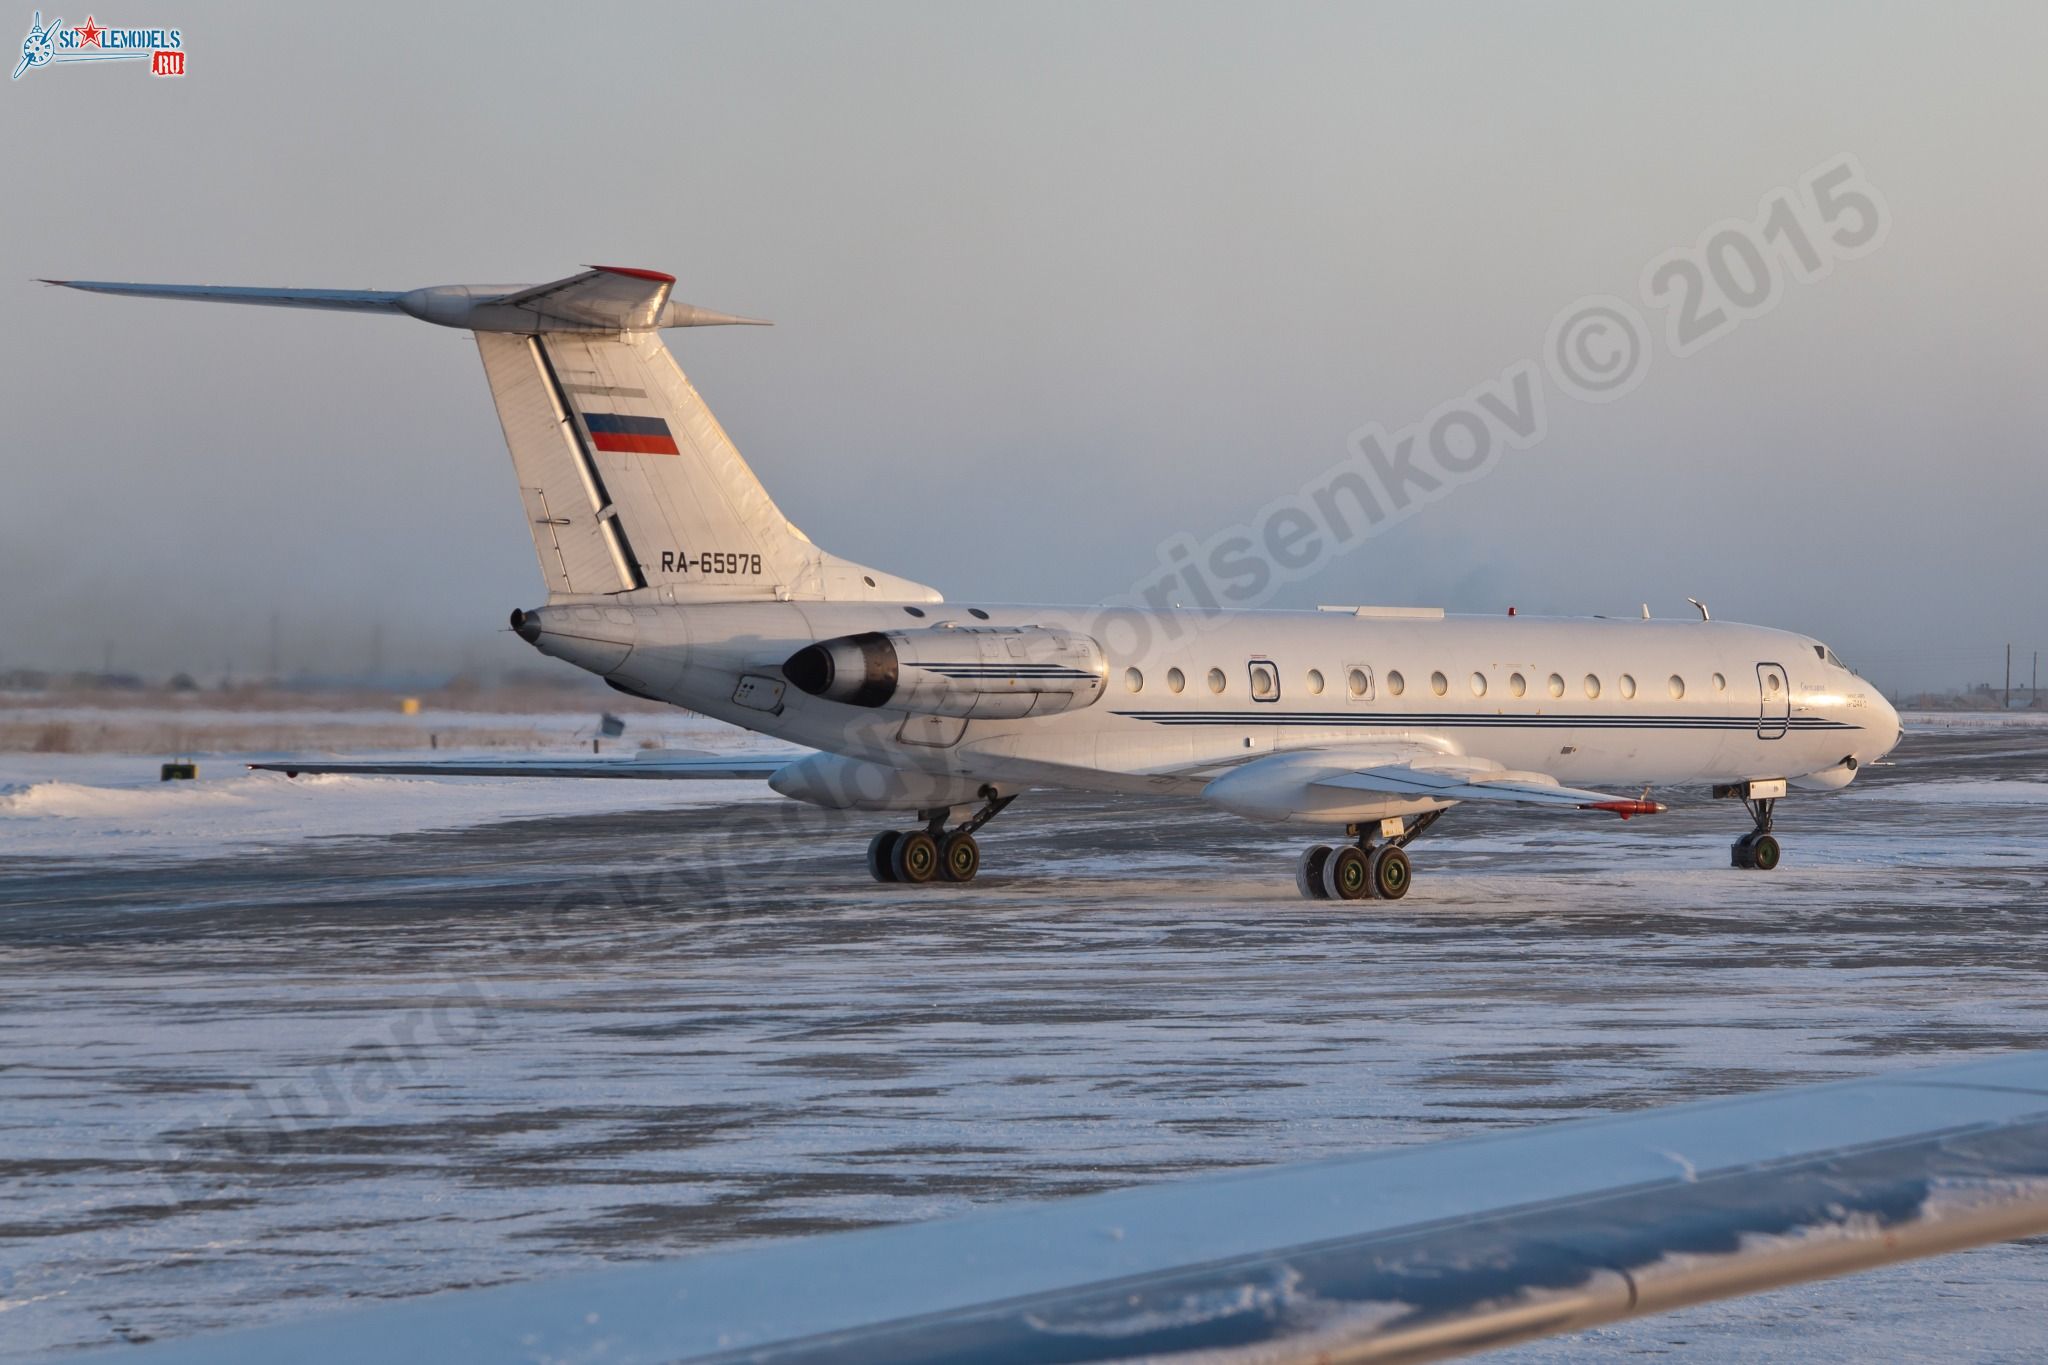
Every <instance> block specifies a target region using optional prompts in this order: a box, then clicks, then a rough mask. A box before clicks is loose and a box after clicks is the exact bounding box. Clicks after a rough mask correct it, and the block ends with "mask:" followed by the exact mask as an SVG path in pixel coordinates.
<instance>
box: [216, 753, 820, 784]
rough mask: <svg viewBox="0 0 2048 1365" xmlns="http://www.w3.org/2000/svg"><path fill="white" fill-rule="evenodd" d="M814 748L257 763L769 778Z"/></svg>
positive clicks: (339, 769) (260, 767) (465, 772)
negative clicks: (583, 756)
mask: <svg viewBox="0 0 2048 1365" xmlns="http://www.w3.org/2000/svg"><path fill="white" fill-rule="evenodd" d="M808 752H809V750H800V751H796V752H791V753H779V754H671V753H664V752H662V751H661V750H642V751H640V752H639V753H636V754H634V755H633V756H632V757H630V758H597V757H591V758H587V759H577V758H456V759H381V758H373V759H297V758H287V759H280V760H277V761H276V762H270V763H251V764H250V765H249V766H250V767H251V768H252V769H255V770H257V771H260V772H273V773H283V774H284V775H285V776H287V777H298V776H300V775H301V774H305V775H308V776H313V775H321V774H327V773H353V774H360V775H364V776H389V777H613V778H638V779H641V780H643V781H647V780H651V781H662V782H688V781H698V782H720V781H739V780H748V779H766V778H767V777H769V776H770V775H771V774H773V773H774V772H775V770H776V769H778V768H782V767H786V766H788V765H789V764H791V763H793V762H795V761H796V760H797V759H799V758H802V757H804V755H805V754H806V753H808Z"/></svg>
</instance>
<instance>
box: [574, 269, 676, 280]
mask: <svg viewBox="0 0 2048 1365" xmlns="http://www.w3.org/2000/svg"><path fill="white" fill-rule="evenodd" d="M590 268H591V269H592V270H602V271H603V272H604V273H605V274H607V275H626V276H629V277H631V278H633V279H636V280H653V281H654V282H656V283H657V284H674V283H675V282H676V277H675V276H673V275H668V274H664V273H663V272H661V271H659V270H636V269H634V268H633V267H632V266H630V265H594V266H592V267H590Z"/></svg>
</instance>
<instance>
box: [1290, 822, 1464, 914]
mask: <svg viewBox="0 0 2048 1365" xmlns="http://www.w3.org/2000/svg"><path fill="white" fill-rule="evenodd" d="M1442 814H1443V812H1442V811H1441V810H1432V811H1424V812H1423V813H1422V814H1421V815H1418V816H1416V817H1415V818H1414V819H1413V820H1405V819H1402V818H1400V817H1395V818H1393V819H1388V820H1381V821H1379V822H1378V823H1377V824H1364V825H1352V826H1351V827H1350V828H1348V829H1347V830H1345V833H1347V834H1350V835H1352V836H1353V837H1354V838H1355V839H1356V840H1357V842H1356V843H1350V844H1339V845H1338V846H1337V847H1335V848H1332V847H1330V846H1329V845H1328V844H1317V845H1315V846H1314V847H1312V848H1308V849H1305V850H1303V852H1302V855H1301V857H1300V859H1299V860H1297V861H1296V863H1295V865H1294V885H1295V887H1296V888H1297V889H1298V890H1300V892H1301V894H1302V895H1303V896H1305V897H1307V898H1308V899H1309V900H1330V901H1362V900H1385V901H1397V900H1399V899H1401V897H1403V896H1405V895H1407V894H1408V887H1409V885H1410V883H1412V882H1413V881H1414V879H1415V872H1414V869H1413V868H1412V867H1410V866H1409V863H1408V855H1407V853H1406V852H1404V850H1405V849H1406V848H1407V846H1408V844H1409V843H1411V842H1412V841H1413V840H1414V839H1415V838H1416V837H1417V836H1419V835H1420V834H1421V833H1422V831H1424V830H1426V829H1428V828H1429V827H1430V826H1431V825H1433V824H1435V823H1436V822H1437V818H1438V817H1439V816H1441V815H1442ZM1375 836H1379V839H1380V842H1375Z"/></svg>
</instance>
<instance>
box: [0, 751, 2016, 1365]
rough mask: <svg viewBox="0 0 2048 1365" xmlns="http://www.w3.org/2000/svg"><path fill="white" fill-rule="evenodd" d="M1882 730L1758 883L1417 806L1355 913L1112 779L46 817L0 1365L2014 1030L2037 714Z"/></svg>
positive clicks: (1935, 1312)
mask: <svg viewBox="0 0 2048 1365" xmlns="http://www.w3.org/2000/svg"><path fill="white" fill-rule="evenodd" d="M1899 757H1900V760H1901V762H1900V766H1898V767H1896V768H1886V769H1879V770H1876V771H1873V772H1871V773H1868V774H1866V775H1865V776H1864V777H1863V778H1862V779H1860V780H1859V781H1858V783H1857V785H1856V787H1854V788H1852V789H1851V790H1850V791H1849V792H1847V793H1845V794H1843V795H1841V796H1837V797H1813V798H1808V799H1798V798H1795V799H1793V800H1790V801H1787V802H1786V803H1785V805H1784V807H1783V808H1782V811H1783V814H1782V818H1781V820H1780V833H1781V836H1782V837H1783V838H1784V840H1785V845H1786V859H1785V864H1784V866H1783V867H1782V868H1781V869H1780V870H1779V871H1778V872H1777V873H1775V874H1772V875H1768V876H1765V875H1760V874H1754V873H1741V872H1736V871H1734V870H1733V869H1730V868H1729V867H1728V866H1727V843H1728V840H1729V838H1730V837H1731V836H1732V835H1733V834H1734V833H1736V832H1737V831H1738V830H1739V828H1740V825H1741V816H1740V811H1739V810H1738V809H1737V808H1735V807H1734V806H1732V805H1730V804H1727V803H1710V802H1706V801H1699V802H1695V803H1691V804H1687V805H1684V806H1682V807H1681V808H1680V809H1678V810H1676V811H1674V812H1673V813H1672V814H1670V815H1668V816H1665V817H1662V818H1661V819H1658V820H1636V821H1630V822H1629V823H1627V824H1625V825H1624V824H1620V823H1619V822H1614V821H1607V820H1599V821H1590V820H1588V821H1558V820H1556V819H1552V818H1544V817H1542V816H1534V815H1529V814H1526V813H1522V814H1517V813H1508V814H1486V813H1468V812H1466V811H1462V810H1461V811H1458V812H1455V813H1454V814H1453V815H1452V816H1451V817H1450V818H1448V819H1447V820H1446V821H1445V822H1444V823H1443V824H1442V825H1440V826H1439V827H1438V829H1437V831H1435V832H1433V833H1432V834H1431V835H1430V836H1429V837H1428V838H1426V839H1424V840H1423V841H1422V842H1421V843H1420V844H1418V845H1417V849H1416V851H1417V853H1418V857H1417V869H1418V877H1417V881H1416V887H1415V891H1414V892H1413V893H1412V895H1411V897H1410V898H1409V899H1408V900H1406V901H1403V902H1400V903H1398V904H1394V905H1379V904H1366V905H1360V906H1337V905H1329V904H1308V903H1303V902H1300V901H1298V900H1296V899H1294V895H1293V889H1292V876H1291V861H1290V860H1291V856H1292V853H1293V851H1294V848H1295V846H1296V840H1295V839H1294V838H1293V837H1292V836H1281V835H1276V834H1275V833H1274V832H1273V831H1270V830H1265V829H1260V828H1258V827H1254V826H1250V825H1245V824H1242V823H1239V822H1237V821H1234V820H1230V819H1228V818H1225V817H1220V816H1211V815H1208V814H1205V813H1202V812H1199V811H1195V810H1191V809H1189V808H1186V807H1181V806H1169V805H1164V804H1158V805H1153V804H1129V805H1119V806H1116V807H1113V808H1112V807H1109V806H1106V805H1104V804H1103V803H1099V802H1095V801H1092V800H1091V801H1073V800H1068V801H1056V800H1054V799H1051V798H1045V797H1038V798H1029V799H1027V800H1025V801H1023V802H1020V803H1018V806H1017V807H1016V808H1015V809H1014V810H1012V811H1011V812H1009V813H1008V814H1006V815H1005V816H1004V817H1003V818H1002V819H1001V820H999V821H998V822H997V823H996V824H995V825H994V826H992V827H991V828H990V829H989V831H988V832H987V834H986V836H985V838H984V841H983V843H984V858H985V863H984V866H985V869H986V870H985V873H984V877H985V880H984V881H982V882H978V883H976V884H974V885H973V886H971V887H968V888H951V889H948V888H941V887H928V888H915V889H907V888H897V887H883V886H877V885H875V884H873V883H871V882H868V881H866V879H865V876H864V874H863V873H862V872H861V870H860V855H861V850H862V846H863V844H864V842H865V840H866V837H867V835H868V833H869V832H870V831H871V828H872V824H871V822H869V821H867V820H852V819H841V818H836V817H831V816H827V815H824V814H821V813H817V812H811V811H807V810H804V809H801V808H798V807H794V806H789V805H786V804H782V803H773V804H769V803H758V802H757V803H749V804H742V805H736V806H721V807H713V808H704V809H696V810H674V809H648V808H644V807H645V806H646V804H647V801H646V798H645V796H644V795H643V792H642V790H637V789H636V790H635V791H632V792H628V793H626V798H625V799H624V800H621V801H620V802H619V803H618V805H617V809H616V811H615V812H614V813H609V814H607V813H602V812H585V813H580V814H575V815H558V816H554V817H552V818H544V819H529V820H516V821H505V820H503V819H502V818H498V817H492V818H493V822H492V823H481V824H475V825H472V826H471V827H468V828H461V829H445V830H437V831H433V832H425V833H410V834H392V835H379V836H377V837H362V838H338V839H317V840H316V839H307V838H300V837H294V838H291V839H286V840H282V841H280V842H278V843H277V844H276V845H275V846H274V847H272V848H270V849H269V850H268V851H243V850H234V851H230V852H227V853H224V854H222V855H219V856H192V854H193V850H191V849H187V850H186V851H185V852H186V854H187V856H183V857H181V858H179V859H178V860H176V861H168V862H166V861H157V860H154V859H142V858H129V857H123V858H121V859H120V860H119V861H118V862H117V861H115V860H113V859H111V858H108V857H105V856H103V855H102V851H101V848H102V846H100V845H98V844H96V843H94V841H93V830H94V828H95V825H94V821H93V820H92V819H89V818H87V819H83V820H82V821H81V823H80V825H79V826H78V827H77V829H78V839H79V843H78V853H79V854H80V856H78V857H76V858H43V857H29V858H23V857H19V856H16V857H10V858H9V859H8V860H7V861H6V862H5V863H4V864H0V907H4V909H0V985H4V988H5V989H4V994H0V1358H18V1357H21V1356H25V1355H34V1354H37V1353H42V1352H49V1351H52V1350H56V1349H58V1348H62V1347H67V1346H72V1345H78V1344H87V1343H104V1342H108V1341H113V1340H119V1339H123V1338H127V1339H136V1338H140V1337H146V1336H163V1335H168V1334H182V1333H187V1332H192V1331H196V1330H200V1329H202V1328H204V1327H208V1326H213V1325H220V1324H228V1323H247V1322H256V1321H266V1320H275V1319H278V1318H283V1317H287V1316H293V1315H298V1314H304V1313H309V1312H313V1311H316V1310H318V1309H319V1308H321V1307H323V1306H330V1305H333V1304H336V1303H338V1302H339V1301H341V1300H342V1299H343V1298H345V1297H349V1296H379V1295H391V1294H407V1293H417V1292H423V1291H427V1290H431V1289H436V1288H445V1287H453V1286H459V1285H466V1284H476V1283H486V1282H497V1281H503V1280H509V1279H519V1278H527V1277H531V1276H535V1275H540V1274H546V1273H552V1272H558V1271H562V1270H568V1269H572V1268H576V1267H580V1266H586V1265H589V1264H590V1263H592V1262H593V1261H595V1260H600V1259H612V1258H623V1257H637V1256H654V1255H668V1254H676V1253H681V1252H686V1251H691V1250H696V1249H701V1248H705V1247H709V1246H713V1245H716V1244H719V1243H722V1242H728V1241H731V1240H732V1239H735V1238H743V1237H758V1236H768V1235H778V1234H786V1233H792V1232H803V1231H811V1230H818V1229H824V1228H832V1227H841V1226H848V1225H854V1224H860V1223H867V1222H876V1221H889V1220H899V1219H907V1218H925V1217H932V1216H936V1215H939V1214H945V1213H951V1212H958V1211H961V1210H963V1209H965V1208H968V1207H970V1206H974V1205H980V1204H988V1203H995V1202H1000V1201H1005V1200H1014V1199H1027V1198H1042V1197H1047V1196H1051V1195H1058V1194H1065V1193H1074V1192H1079V1191H1084V1190H1092V1189H1100V1188H1106V1187H1111V1186H1117V1185H1124V1184H1130V1183H1134V1182H1138V1181H1145V1180H1152V1179H1157V1178H1161V1177H1165V1176H1170V1175H1174V1174H1177V1173H1181V1172H1187V1171H1193V1170H1201V1169H1210V1168H1215V1167H1219V1166H1229V1165H1238V1164H1249V1163H1263V1162H1270V1161H1280V1160H1295V1159H1302V1158H1308V1157H1314V1156H1320V1155H1326V1154H1330V1153H1335V1152H1342V1151H1353V1150H1358V1149H1363V1148H1370V1147H1376V1146H1384V1145H1390V1144H1403V1143H1412V1142H1423V1141H1431V1140H1435V1139H1438V1138H1442V1137H1450V1136H1456V1135H1459V1134H1464V1133H1472V1132H1479V1131H1485V1130H1487V1129H1492V1128H1499V1127H1503V1126H1511V1125H1516V1124H1524V1123H1534V1122H1542V1121H1545V1120H1549V1119H1554V1118H1562V1117H1567V1116H1571V1115H1577V1114H1584V1113H1589V1112H1600V1111H1611V1110H1617V1109H1626V1108H1634V1107H1638V1106H1642V1105H1647V1104H1656V1103H1661V1102H1666V1101H1671V1100H1677V1099H1682V1098H1691V1097H1696V1096H1701V1095H1710V1094H1722V1093H1730V1092H1736V1091H1745V1090H1752V1089H1756V1088H1760V1087H1763V1086H1767V1085H1773V1084H1780V1083H1786V1082H1790V1081H1797V1080H1804V1079H1818V1078H1825V1077H1837V1076H1849V1075H1858V1074H1864V1073H1867V1072H1870V1071H1875V1070H1880V1069H1885V1068H1889V1067H1895V1066H1903V1065H1910V1064H1916V1063H1919V1062H1922V1061H1931V1060H1937V1059H1941V1058H1944V1057H1956V1056H1962V1055H1965V1054H1969V1053H1973V1052H1980V1051H1989V1050H2003V1049H2008V1048H2015V1047H2043V1046H2048V905H2044V894H2043V892H2044V883H2048V859H2044V857H2043V853H2042V846H2041V841H2040V836H2041V832H2042V829H2043V823H2042V817H2043V815H2044V814H2048V733H2044V732H2040V731H2038V730H2035V731H2030V730H2028V729H2026V728H2013V729H2000V730H1996V731H1985V730H1978V729H1941V730H1934V729H1932V728H1931V727H1930V729H1929V730H1928V731H1925V732H1922V733H1921V734H1919V735H1917V736H1916V738H1915V739H1914V740H1913V741H1912V742H1911V744H1909V746H1908V747H1907V748H1905V749H1903V750H1902V751H1901V753H1900V755H1899ZM551 785H553V784H551ZM560 785H564V786H566V785H569V784H560ZM587 785H600V784H587ZM601 785H604V786H610V785H612V784H601ZM619 785H622V786H623V785H625V784H619ZM645 785H646V784H638V786H639V788H643V789H644V786H645ZM1916 791H1918V792H1919V793H1920V795H1917V796H1916V795H1915V792H1916ZM1986 792H1988V793H1990V796H1989V797H1988V798H1985V797H1983V795H1982V794H1983V793H1986ZM1973 793H1976V794H1975V795H1973ZM416 795H418V794H417V793H407V792H404V791H396V790H394V791H389V792H385V793H383V794H382V795H381V796H380V798H379V799H380V800H383V801H388V803H389V804H393V805H397V806H401V807H402V806H403V805H404V804H405V803H406V802H408V801H410V800H413V799H414V797H415V796H416ZM426 796H427V799H428V800H429V801H431V802H438V801H439V800H440V798H439V797H437V796H434V795H433V794H432V793H431V792H429V793H427V794H426ZM634 807H642V808H639V809H635V808H634ZM402 816H403V811H402V810H401V811H400V818H398V819H397V820H396V821H395V823H394V824H381V825H378V826H377V827H376V828H377V829H379V830H384V829H390V828H394V827H396V826H398V825H402V824H403V823H404V821H403V818H402ZM430 822H431V817H430ZM792 1292H799V1291H797V1290H795V1289H793V1291H792ZM2044 1308H2048V1257H2044V1256H2043V1254H2042V1248H2041V1246H2040V1245H2037V1244H2019V1245H2013V1246H2004V1247H1996V1248H1990V1249H1986V1250H1982V1251H1977V1252H1972V1253H1967V1254H1964V1255H1960V1256H1955V1257H1949V1258H1945V1259H1942V1260H1938V1261H1932V1262H1927V1263H1924V1264H1921V1265H1916V1266H1908V1267H1900V1268H1897V1269H1894V1270H1891V1271H1886V1272H1881V1273H1879V1274H1875V1275H1869V1276H1864V1277H1860V1278H1856V1279H1850V1280H1843V1281H1837V1282H1832V1283H1826V1284H1819V1285H1811V1286H1803V1287H1799V1288H1795V1289H1791V1290H1786V1291H1781V1292H1779V1293H1776V1294H1773V1295H1769V1296H1766V1297H1763V1298H1758V1299H1752V1300H1746V1301H1736V1302H1732V1303H1727V1304H1719V1305H1708V1306H1705V1307H1702V1308H1699V1309H1694V1310H1690V1311H1688V1312H1685V1313H1682V1314H1676V1315H1673V1316H1670V1317H1666V1318H1661V1319H1651V1320H1646V1321H1644V1322H1640V1323H1633V1324H1628V1325H1626V1326H1621V1327H1615V1328H1609V1329H1604V1330H1602V1331H1598V1332H1594V1333H1589V1334H1586V1335H1584V1336H1581V1337H1576V1338H1570V1339H1567V1340H1564V1341H1560V1342H1556V1343H1550V1344H1542V1345H1536V1346H1531V1347H1525V1348H1522V1350H1521V1351H1519V1352H1518V1353H1515V1354H1512V1355H1509V1356H1504V1357H1502V1359H1508V1360H1517V1359H1518V1360H1523V1361H1530V1360H1538V1359H1542V1360H1566V1359H1570V1360H1583V1359H1588V1358H1600V1359H1618V1358H1621V1357H1624V1356H1637V1355H1642V1354H1645V1353H1663V1352H1668V1351H1679V1350H1683V1351H1684V1352H1685V1353H1686V1354H1687V1355H1688V1356H1689V1357H1692V1358H1698V1359H1742V1360H1756V1359H1787V1360H1812V1359H1844V1358H1852V1357H1856V1356H1862V1357H1865V1358H1872V1359H1897V1358H1904V1357H1910V1356H1916V1355H1919V1356H1927V1355H1938V1356H1941V1357H1943V1358H1947V1359H1986V1360H1990V1359H2029V1358H2038V1356H2039V1355H2040V1354H2041V1353H2042V1349H2041V1348H2042V1345H2043V1342H2044V1339H2048V1330H2044V1328H2043V1327H2042V1325H2041V1324H2042V1320H2043V1311H2042V1310H2043V1309H2044Z"/></svg>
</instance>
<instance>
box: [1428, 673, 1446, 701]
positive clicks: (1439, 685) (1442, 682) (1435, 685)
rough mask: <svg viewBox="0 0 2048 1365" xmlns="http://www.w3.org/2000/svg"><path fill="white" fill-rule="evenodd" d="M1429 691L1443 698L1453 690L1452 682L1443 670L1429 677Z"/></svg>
mask: <svg viewBox="0 0 2048 1365" xmlns="http://www.w3.org/2000/svg"><path fill="white" fill-rule="evenodd" d="M1429 690H1430V691H1432V692H1434V693H1436V694H1437V695H1438V696H1439V697H1441V696H1442V695H1443V694H1444V693H1446V692H1448V691H1450V690H1451V680H1450V679H1449V678H1446V677H1445V676H1444V675H1443V673H1442V671H1441V670H1439V671H1438V672H1435V673H1432V674H1430V675H1429Z"/></svg>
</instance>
